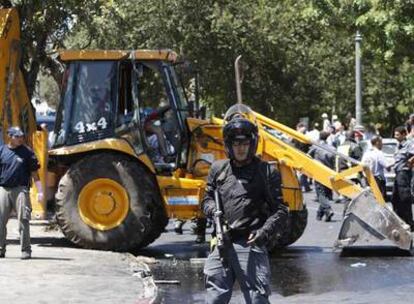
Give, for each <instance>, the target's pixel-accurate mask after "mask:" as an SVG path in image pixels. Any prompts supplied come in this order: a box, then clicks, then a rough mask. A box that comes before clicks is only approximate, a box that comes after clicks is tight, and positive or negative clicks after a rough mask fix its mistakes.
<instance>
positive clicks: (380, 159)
mask: <svg viewBox="0 0 414 304" xmlns="http://www.w3.org/2000/svg"><path fill="white" fill-rule="evenodd" d="M371 146H372V147H371V149H370V150H369V151H367V152H365V153H364V155H363V156H362V160H361V162H362V163H363V164H364V165H366V166H368V167H369V169H370V170H371V172H372V174H373V175H374V177H375V181H376V182H377V185H378V187H379V188H380V190H381V194H382V196H383V197H384V199H385V200H386V199H387V191H386V190H387V189H386V181H385V172H384V169H386V170H389V169H390V168H391V166H392V165H393V164H389V163H388V162H387V159H386V158H385V155H384V153H383V152H382V151H381V150H382V138H381V136H377V135H374V136H373V137H372V138H371Z"/></svg>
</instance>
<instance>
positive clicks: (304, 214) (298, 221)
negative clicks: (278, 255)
mask: <svg viewBox="0 0 414 304" xmlns="http://www.w3.org/2000/svg"><path fill="white" fill-rule="evenodd" d="M307 223H308V209H307V208H306V205H303V209H302V210H295V211H290V212H289V218H288V223H287V227H286V229H285V231H284V233H282V234H280V235H275V236H274V237H273V238H272V239H271V240H270V242H269V245H268V249H269V250H270V251H275V250H277V249H280V248H284V247H286V246H289V245H291V244H293V243H294V242H296V241H297V240H298V239H299V238H300V237H301V236H302V234H303V232H304V231H305V228H306V225H307Z"/></svg>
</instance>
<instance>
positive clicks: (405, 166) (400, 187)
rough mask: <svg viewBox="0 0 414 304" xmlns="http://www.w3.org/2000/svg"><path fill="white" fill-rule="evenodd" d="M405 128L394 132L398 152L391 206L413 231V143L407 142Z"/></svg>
mask: <svg viewBox="0 0 414 304" xmlns="http://www.w3.org/2000/svg"><path fill="white" fill-rule="evenodd" d="M406 137H407V130H406V129H405V127H403V126H401V127H397V128H396V129H395V130H394V138H395V139H397V140H398V142H399V144H398V151H397V153H396V154H395V156H394V159H395V164H394V171H395V182H394V189H393V192H392V206H393V208H394V211H395V213H397V215H398V216H399V217H400V218H401V219H402V220H404V221H405V222H406V223H407V224H408V225H410V227H411V231H414V220H413V212H412V209H411V205H412V203H413V197H412V195H411V191H410V185H411V177H412V171H411V168H412V165H413V161H414V142H413V141H408V140H407V139H406Z"/></svg>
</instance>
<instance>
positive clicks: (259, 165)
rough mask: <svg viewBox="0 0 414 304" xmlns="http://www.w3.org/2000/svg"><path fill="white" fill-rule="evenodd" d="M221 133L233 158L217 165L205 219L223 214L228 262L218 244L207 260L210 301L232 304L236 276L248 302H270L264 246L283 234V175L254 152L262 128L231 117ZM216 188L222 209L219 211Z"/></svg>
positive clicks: (208, 191) (209, 184)
mask: <svg viewBox="0 0 414 304" xmlns="http://www.w3.org/2000/svg"><path fill="white" fill-rule="evenodd" d="M223 137H224V144H225V150H226V153H227V156H228V158H229V159H226V160H220V161H217V162H215V163H213V165H212V167H211V170H210V172H209V176H208V181H207V187H206V193H205V197H204V199H203V202H202V207H203V211H204V213H205V215H206V216H207V217H217V216H221V215H222V218H223V219H224V221H225V222H226V227H227V232H226V236H227V237H226V238H225V249H224V259H225V262H224V261H223V262H222V260H221V259H220V253H219V250H218V248H214V250H213V251H212V252H211V253H210V255H209V256H208V258H207V261H206V264H205V266H204V274H205V275H206V280H205V282H206V289H207V296H206V303H228V302H229V301H230V299H231V294H232V290H233V285H234V282H235V280H237V281H238V282H239V285H240V288H241V290H242V293H243V296H244V299H245V301H246V303H269V302H268V297H269V294H270V265H269V259H268V253H267V249H266V244H267V242H268V241H269V240H270V239H271V237H274V235H277V234H282V233H283V230H284V227H285V226H286V220H287V213H288V211H287V206H285V205H284V203H283V201H282V192H281V178H280V174H279V172H277V171H276V170H275V169H274V167H271V166H270V165H269V164H267V163H265V162H262V161H261V160H260V159H259V158H257V157H256V156H255V153H256V149H257V141H258V130H257V127H256V126H255V125H254V124H253V123H251V122H250V121H249V120H247V119H244V118H241V117H238V118H233V119H232V120H230V122H228V123H227V124H226V125H225V127H224V129H223ZM215 191H218V193H219V197H220V201H221V203H222V213H221V211H217V210H216V204H215V200H214V192H215ZM224 264H226V266H225V265H224Z"/></svg>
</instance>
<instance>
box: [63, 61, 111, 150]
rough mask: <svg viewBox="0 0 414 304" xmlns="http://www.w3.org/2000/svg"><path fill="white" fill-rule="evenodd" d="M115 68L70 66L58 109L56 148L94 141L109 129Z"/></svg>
mask: <svg viewBox="0 0 414 304" xmlns="http://www.w3.org/2000/svg"><path fill="white" fill-rule="evenodd" d="M116 67H117V65H116V63H115V62H112V61H90V62H89V61H79V62H76V63H73V64H71V66H70V68H69V69H68V70H69V75H67V77H68V81H67V83H66V84H65V87H64V95H63V100H62V105H61V107H60V109H59V112H60V113H59V115H58V116H59V121H58V122H59V125H58V130H57V132H58V133H57V139H56V145H60V144H65V143H66V144H72V143H76V142H82V141H87V140H92V139H97V138H96V137H101V136H103V134H106V133H107V132H109V131H110V130H111V127H112V121H113V112H114V104H115V102H116V92H117V86H116ZM60 122H62V123H60ZM63 124H64V125H63Z"/></svg>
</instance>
